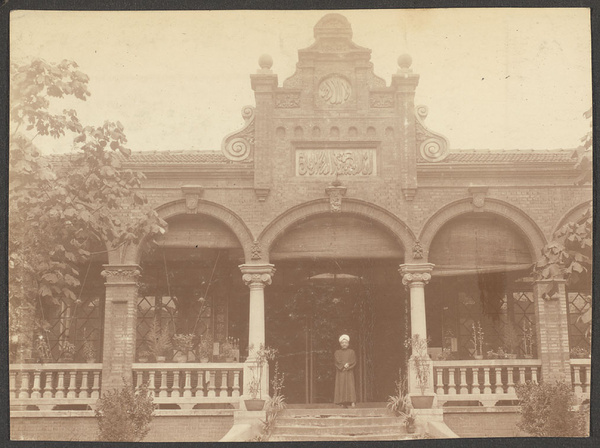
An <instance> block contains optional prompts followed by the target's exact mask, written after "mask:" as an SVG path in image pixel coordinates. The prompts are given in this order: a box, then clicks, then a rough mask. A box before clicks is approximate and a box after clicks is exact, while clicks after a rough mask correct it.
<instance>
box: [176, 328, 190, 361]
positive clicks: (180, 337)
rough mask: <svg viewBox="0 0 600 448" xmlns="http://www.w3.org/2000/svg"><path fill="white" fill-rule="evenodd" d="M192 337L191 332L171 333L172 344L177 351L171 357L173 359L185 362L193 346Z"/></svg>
mask: <svg viewBox="0 0 600 448" xmlns="http://www.w3.org/2000/svg"><path fill="white" fill-rule="evenodd" d="M194 337H195V335H194V334H193V333H186V334H184V333H178V334H174V335H173V345H174V346H175V350H177V353H176V354H175V356H174V357H173V361H176V362H187V361H188V359H189V357H190V356H189V354H190V352H191V351H192V348H193V347H194Z"/></svg>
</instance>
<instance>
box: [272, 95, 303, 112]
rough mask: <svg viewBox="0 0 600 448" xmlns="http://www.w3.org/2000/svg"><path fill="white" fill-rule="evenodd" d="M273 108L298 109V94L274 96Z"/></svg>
mask: <svg viewBox="0 0 600 448" xmlns="http://www.w3.org/2000/svg"><path fill="white" fill-rule="evenodd" d="M275 107H279V108H281V109H294V108H297V107H300V92H283V93H278V94H277V95H276V96H275Z"/></svg>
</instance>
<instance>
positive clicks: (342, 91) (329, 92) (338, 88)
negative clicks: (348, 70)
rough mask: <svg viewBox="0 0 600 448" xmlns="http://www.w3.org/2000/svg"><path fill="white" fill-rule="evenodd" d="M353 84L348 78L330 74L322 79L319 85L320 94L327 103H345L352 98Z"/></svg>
mask: <svg viewBox="0 0 600 448" xmlns="http://www.w3.org/2000/svg"><path fill="white" fill-rule="evenodd" d="M351 93H352V86H351V85H350V83H349V82H348V80H347V79H346V78H343V77H341V76H339V75H333V76H330V77H329V78H327V79H324V80H323V81H321V84H320V85H319V96H320V97H321V99H322V100H323V101H325V102H326V103H327V104H331V105H340V104H344V103H345V102H346V101H348V99H349V98H350V94H351Z"/></svg>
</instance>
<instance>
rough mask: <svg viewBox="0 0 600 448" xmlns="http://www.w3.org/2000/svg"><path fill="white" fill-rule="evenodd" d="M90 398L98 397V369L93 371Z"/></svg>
mask: <svg viewBox="0 0 600 448" xmlns="http://www.w3.org/2000/svg"><path fill="white" fill-rule="evenodd" d="M92 398H100V370H95V371H94V384H93V385H92Z"/></svg>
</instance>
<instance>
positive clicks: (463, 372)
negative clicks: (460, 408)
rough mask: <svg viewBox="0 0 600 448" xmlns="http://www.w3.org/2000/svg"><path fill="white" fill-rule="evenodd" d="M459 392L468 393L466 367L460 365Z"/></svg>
mask: <svg viewBox="0 0 600 448" xmlns="http://www.w3.org/2000/svg"><path fill="white" fill-rule="evenodd" d="M459 393H460V394H461V395H468V394H469V388H468V387H467V368H466V367H461V368H460V389H459Z"/></svg>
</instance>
